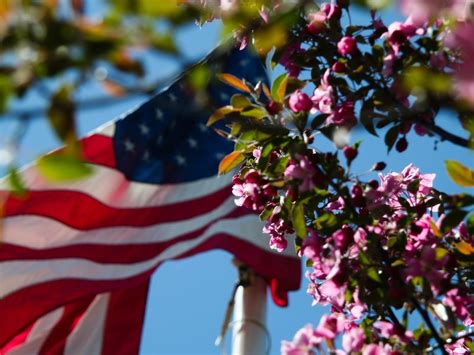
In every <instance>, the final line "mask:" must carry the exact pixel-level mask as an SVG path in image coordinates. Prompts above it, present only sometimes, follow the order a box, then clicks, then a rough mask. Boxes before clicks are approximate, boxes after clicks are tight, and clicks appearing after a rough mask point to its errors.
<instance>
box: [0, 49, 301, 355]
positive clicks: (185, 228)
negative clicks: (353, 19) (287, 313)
mask: <svg viewBox="0 0 474 355" xmlns="http://www.w3.org/2000/svg"><path fill="white" fill-rule="evenodd" d="M206 65H207V67H208V68H209V69H210V70H211V73H216V72H226V73H231V74H233V75H235V76H237V77H244V78H246V80H247V81H249V82H253V83H256V82H257V81H262V80H265V77H266V74H265V70H264V68H263V66H262V65H261V63H260V61H259V59H258V58H256V57H255V56H253V55H251V54H250V52H249V51H248V50H246V51H238V50H231V51H228V52H227V53H219V54H215V55H210V56H209V58H208V59H207V62H206ZM234 93H235V90H234V89H232V88H230V87H228V86H225V85H224V84H222V83H219V82H217V80H215V79H212V80H210V81H209V83H208V85H207V88H206V89H205V90H204V91H196V90H193V86H192V85H190V82H189V75H184V76H182V77H181V78H179V79H178V80H177V81H175V82H174V83H173V84H172V85H171V86H170V87H169V88H168V89H166V90H165V91H163V92H162V93H160V94H158V95H156V96H155V97H153V98H152V99H150V100H149V101H147V102H145V103H144V104H143V105H141V106H139V107H138V108H136V109H134V110H132V111H130V112H128V113H126V114H124V115H122V116H121V117H119V118H118V119H117V120H115V121H113V122H111V123H109V124H106V125H104V126H103V127H101V128H99V129H97V130H96V131H95V132H93V133H92V134H90V135H89V136H87V137H85V138H83V139H82V140H81V142H80V143H81V146H82V150H83V154H84V157H85V160H86V162H87V163H89V164H90V166H91V167H92V168H93V174H92V175H91V176H90V177H88V178H86V179H83V180H79V181H74V182H68V183H55V184H52V183H49V182H47V181H45V180H44V178H43V177H42V176H41V175H40V174H39V173H38V171H37V170H36V167H35V166H33V165H32V166H29V167H27V168H26V169H25V170H24V171H23V172H22V177H23V179H24V181H25V184H26V186H27V187H28V190H29V192H28V193H27V195H26V196H22V197H17V196H14V195H10V194H9V193H8V192H7V191H6V182H5V181H4V182H3V183H2V184H3V188H4V192H3V195H4V199H5V201H6V202H5V205H4V213H3V221H2V222H3V226H2V240H1V242H0V243H1V245H0V319H1V321H0V353H2V354H3V353H8V354H10V353H11V354H24V353H49V354H51V353H52V354H70V353H74V352H76V353H77V352H81V353H88V354H108V353H114V354H121V353H123V354H130V353H136V352H138V347H139V343H140V335H141V329H142V323H143V316H144V310H145V304H146V292H147V289H148V282H149V278H150V276H151V274H152V273H153V271H154V270H155V269H156V268H157V267H158V266H159V265H160V264H161V263H163V262H164V261H166V260H172V259H180V258H184V257H187V256H191V255H194V254H197V253H200V252H205V251H208V250H212V249H223V250H226V251H228V252H230V253H232V254H233V255H235V256H236V257H237V258H239V259H240V260H241V261H242V262H244V263H246V264H247V265H249V266H250V267H251V268H253V269H254V270H255V272H256V273H258V274H260V275H262V276H263V277H264V278H265V279H266V280H267V281H268V283H269V285H270V286H271V290H272V296H273V299H274V300H275V302H276V303H277V304H279V305H285V304H286V302H287V299H286V293H287V292H288V291H290V290H295V289H298V288H299V283H300V264H299V261H298V259H297V258H296V257H295V255H292V254H291V253H289V252H287V253H282V254H279V253H275V252H273V251H271V250H270V249H269V248H268V238H267V237H266V236H264V235H261V227H262V226H261V224H260V222H259V221H258V218H257V217H256V216H255V215H254V214H253V213H251V212H250V211H248V210H245V209H242V208H240V207H237V206H236V205H235V204H234V202H233V197H232V195H231V188H230V186H231V176H221V177H217V176H216V172H217V166H218V163H219V161H220V159H221V158H222V157H223V156H224V155H225V154H227V153H229V152H230V151H231V150H232V144H231V143H230V142H228V141H227V140H226V139H224V138H222V137H220V136H218V135H217V134H215V132H213V131H212V130H211V129H209V128H208V127H207V126H206V121H207V118H208V117H209V115H210V113H211V112H212V108H215V107H220V106H223V105H225V104H226V103H227V102H228V101H229V99H230V97H231V96H232V95H233V94H234ZM127 300H128V301H127ZM127 302H128V303H127ZM132 305H133V306H132ZM124 309H126V311H125V312H124ZM120 312H121V313H120ZM88 324H94V326H88ZM91 329H93V330H94V331H93V333H91V334H87V332H91ZM131 329H133V332H132V333H133V334H131V333H130V330H131ZM125 333H126V334H127V335H126V336H124V335H123V334H125ZM30 350H31V351H30Z"/></svg>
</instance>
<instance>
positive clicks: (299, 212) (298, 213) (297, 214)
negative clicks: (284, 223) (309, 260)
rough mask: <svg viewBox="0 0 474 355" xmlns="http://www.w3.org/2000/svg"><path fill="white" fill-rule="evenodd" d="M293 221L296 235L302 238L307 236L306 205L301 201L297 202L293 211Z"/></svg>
mask: <svg viewBox="0 0 474 355" xmlns="http://www.w3.org/2000/svg"><path fill="white" fill-rule="evenodd" d="M291 221H292V222H293V227H294V228H295V231H296V235H297V236H298V237H300V238H306V222H305V219H304V206H303V204H301V203H296V204H295V206H294V207H293V211H292V213H291Z"/></svg>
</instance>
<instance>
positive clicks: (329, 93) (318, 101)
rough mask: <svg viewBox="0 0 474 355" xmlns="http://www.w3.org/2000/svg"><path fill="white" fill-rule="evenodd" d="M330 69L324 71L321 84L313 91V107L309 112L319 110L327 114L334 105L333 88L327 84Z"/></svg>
mask: <svg viewBox="0 0 474 355" xmlns="http://www.w3.org/2000/svg"><path fill="white" fill-rule="evenodd" d="M330 74H331V70H330V69H327V70H326V72H325V73H324V76H323V79H322V80H321V84H320V85H319V86H318V87H317V88H316V90H315V91H314V94H313V96H312V97H311V100H312V101H313V104H314V107H313V109H312V110H311V113H313V114H314V113H316V112H321V113H326V114H329V113H331V112H332V107H333V105H334V101H335V98H334V89H333V88H332V86H331V85H329V75H330Z"/></svg>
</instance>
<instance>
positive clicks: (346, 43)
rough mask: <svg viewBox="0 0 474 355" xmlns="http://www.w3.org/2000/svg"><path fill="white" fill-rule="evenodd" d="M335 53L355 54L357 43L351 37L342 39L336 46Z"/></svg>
mask: <svg viewBox="0 0 474 355" xmlns="http://www.w3.org/2000/svg"><path fill="white" fill-rule="evenodd" d="M337 51H338V52H339V54H340V55H348V54H355V53H356V52H357V51H358V48H357V42H356V40H355V39H354V38H353V37H350V36H346V37H343V38H342V39H341V40H340V41H339V43H338V44H337Z"/></svg>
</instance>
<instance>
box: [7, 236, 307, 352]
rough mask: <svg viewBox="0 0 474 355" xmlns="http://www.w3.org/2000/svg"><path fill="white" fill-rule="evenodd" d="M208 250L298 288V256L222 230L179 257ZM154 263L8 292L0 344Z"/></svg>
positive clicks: (137, 279) (134, 280) (122, 284)
mask: <svg viewBox="0 0 474 355" xmlns="http://www.w3.org/2000/svg"><path fill="white" fill-rule="evenodd" d="M211 249H224V250H227V251H229V252H231V253H232V254H234V255H235V256H236V257H237V258H238V259H240V260H241V261H243V262H244V263H246V264H247V265H249V266H250V267H251V268H253V269H254V270H255V272H256V273H258V274H260V275H262V276H263V277H265V278H266V279H267V280H269V279H274V278H276V279H278V282H279V286H278V287H277V290H286V291H289V290H297V289H298V288H299V284H300V278H301V276H300V274H301V266H300V261H299V260H298V259H295V258H291V257H285V256H283V255H277V254H272V253H269V252H267V251H264V250H262V249H260V248H256V247H255V245H253V244H250V243H247V242H245V241H243V240H240V239H237V238H236V237H233V236H230V235H227V234H224V233H220V234H217V235H215V236H213V237H211V238H210V239H208V240H207V241H206V242H204V243H202V244H200V245H199V246H198V247H196V248H194V249H192V250H190V251H188V252H187V253H185V254H183V255H181V256H179V258H184V257H186V256H190V255H195V254H197V253H201V252H203V251H208V250H211ZM157 266H158V265H156V266H155V267H153V268H151V269H150V270H148V271H146V272H144V273H143V274H140V275H137V276H134V277H131V278H128V279H122V280H99V281H96V280H77V279H75V280H74V279H64V280H57V281H51V282H45V283H42V284H38V285H33V286H30V287H26V288H23V289H21V290H19V291H17V292H14V293H12V294H10V295H7V296H6V297H4V298H3V299H2V300H1V301H0V316H1V319H8V320H12V321H9V322H0V346H3V345H4V344H6V343H7V342H8V341H9V340H10V339H11V338H12V337H14V336H15V335H16V334H18V333H19V332H21V330H22V329H23V328H25V327H27V326H28V325H29V324H31V322H33V321H35V320H36V319H38V318H39V317H41V316H43V315H44V314H46V313H47V312H50V311H52V310H53V309H55V308H57V307H60V306H62V305H64V304H67V303H69V302H72V301H74V300H77V299H80V298H82V297H87V296H90V295H94V294H98V293H103V292H109V291H112V290H117V289H123V288H128V287H133V286H135V285H138V284H139V283H141V282H144V281H145V280H147V279H148V277H149V276H150V275H151V274H152V272H153V271H154V270H155V269H156V267H157ZM32 300H34V301H32ZM20 305H21V306H20ZM24 305H28V306H27V307H26V306H24ZM13 320H14V321H13Z"/></svg>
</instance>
